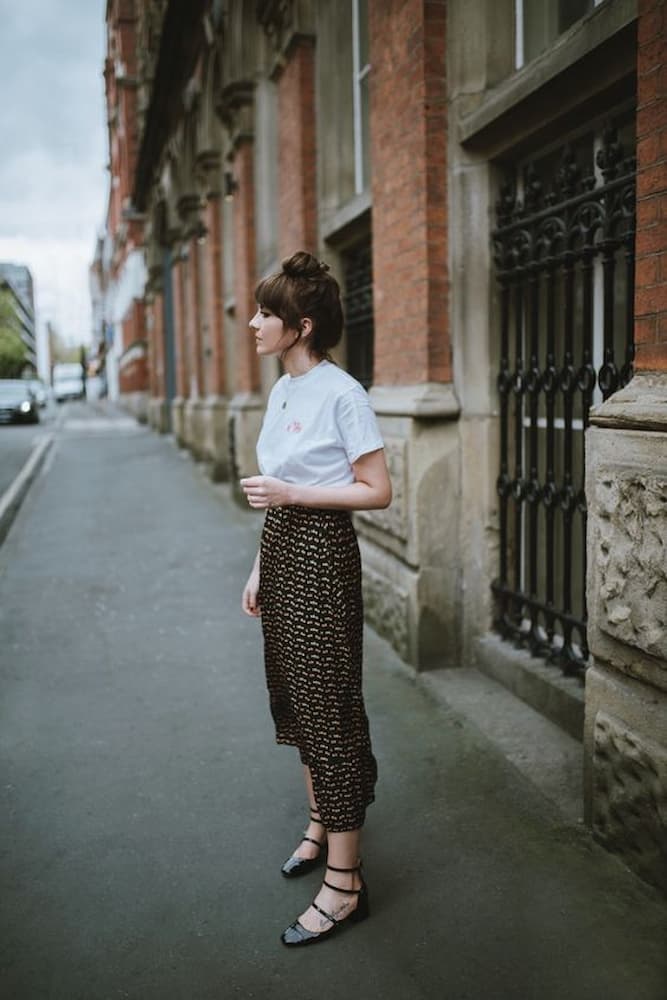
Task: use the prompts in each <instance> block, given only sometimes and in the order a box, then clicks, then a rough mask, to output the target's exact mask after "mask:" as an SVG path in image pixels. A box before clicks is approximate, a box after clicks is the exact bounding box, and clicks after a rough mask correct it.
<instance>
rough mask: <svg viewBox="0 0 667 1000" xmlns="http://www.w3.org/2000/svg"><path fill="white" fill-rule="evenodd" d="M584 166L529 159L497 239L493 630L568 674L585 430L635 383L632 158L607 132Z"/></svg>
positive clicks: (509, 193)
mask: <svg viewBox="0 0 667 1000" xmlns="http://www.w3.org/2000/svg"><path fill="white" fill-rule="evenodd" d="M580 160H581V157H579V158H577V155H575V150H574V149H573V148H572V147H571V146H570V145H566V146H565V147H564V148H563V150H562V154H561V156H560V160H559V162H558V163H557V165H556V166H555V168H552V169H551V171H550V172H549V173H548V174H547V173H546V172H545V171H544V170H543V172H542V175H541V174H540V171H539V170H538V166H536V164H535V163H531V164H529V165H528V166H527V167H526V168H525V169H524V171H523V177H522V184H521V185H517V182H516V177H515V178H512V179H511V180H510V181H509V182H508V183H506V184H504V185H503V186H502V188H501V190H500V195H499V198H498V201H497V203H496V222H497V226H496V229H495V231H494V233H493V251H494V259H495V265H496V274H497V279H498V283H499V299H500V363H499V371H498V375H497V383H496V384H497V389H498V395H499V400H500V470H499V474H498V479H497V483H496V488H497V493H498V498H499V529H500V566H499V574H498V577H497V579H496V580H495V581H494V582H493V591H494V594H495V598H496V619H495V626H496V628H497V630H499V631H500V632H501V634H502V635H504V636H506V637H509V638H513V639H514V640H516V641H517V642H518V643H519V644H520V645H522V646H527V647H529V648H530V649H531V651H532V652H533V653H534V654H536V655H540V656H543V657H545V658H546V659H548V660H549V661H552V662H558V663H560V665H561V666H562V667H563V669H564V670H565V671H566V672H567V673H574V674H582V673H583V671H584V670H585V667H586V664H587V660H588V647H587V642H586V608H585V574H586V564H585V558H586V553H585V537H586V497H585V492H584V467H583V455H584V449H583V432H584V431H585V429H586V427H587V425H588V414H589V410H590V407H591V405H592V403H593V402H594V400H595V399H596V398H600V396H601V397H602V398H603V399H606V398H607V397H608V396H609V395H610V394H611V393H613V392H615V391H616V389H618V388H619V387H621V386H623V385H625V384H627V382H628V381H629V380H630V378H631V377H632V362H633V358H634V314H633V298H634V238H635V218H634V212H635V161H634V158H633V157H632V156H629V155H627V153H626V151H625V150H624V148H623V146H622V144H621V142H620V141H619V137H618V132H617V130H616V128H615V127H613V126H612V125H609V126H608V127H607V128H605V130H604V133H603V136H602V142H601V145H600V147H599V149H598V150H597V153H596V155H595V158H594V160H593V157H591V158H590V162H589V163H586V164H583V165H582V163H581V162H580ZM595 168H597V172H596V169H595ZM519 188H521V192H522V193H521V194H520V192H519ZM623 301H624V303H625V306H624V309H623V310H622V312H623V316H622V324H620V323H619V311H620V310H619V302H620V303H621V305H622V304H623ZM621 326H622V328H621ZM598 331H599V333H598Z"/></svg>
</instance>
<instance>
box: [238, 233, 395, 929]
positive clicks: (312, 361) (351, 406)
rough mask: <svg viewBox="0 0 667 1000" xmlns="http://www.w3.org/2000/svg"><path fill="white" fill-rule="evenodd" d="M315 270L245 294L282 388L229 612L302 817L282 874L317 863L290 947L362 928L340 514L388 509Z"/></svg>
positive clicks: (361, 395)
mask: <svg viewBox="0 0 667 1000" xmlns="http://www.w3.org/2000/svg"><path fill="white" fill-rule="evenodd" d="M328 270H329V269H328V267H327V265H326V264H323V263H320V261H318V260H317V259H316V258H315V257H313V256H311V255H310V254H307V253H304V252H300V253H296V254H294V256H292V257H289V258H287V259H286V260H284V261H283V264H282V269H281V271H279V272H278V273H277V274H273V275H271V276H270V277H269V278H265V279H264V280H263V281H261V282H260V283H259V285H258V287H257V289H256V292H255V297H256V300H257V302H258V309H257V312H256V314H255V316H254V317H253V318H252V320H251V322H250V327H251V329H252V330H253V332H254V335H255V341H256V345H257V347H256V349H257V354H258V355H259V356H260V357H267V356H278V357H279V358H280V360H281V361H282V363H283V365H284V368H285V374H284V375H283V376H282V377H281V378H280V379H278V381H277V382H276V384H275V386H274V387H273V389H272V390H271V394H270V396H269V401H268V405H267V409H266V414H265V417H264V423H263V425H262V430H261V433H260V436H259V440H258V442H257V458H258V464H259V468H260V470H261V473H262V474H261V475H259V476H251V477H249V478H248V479H242V480H241V486H242V488H243V490H244V492H245V494H246V496H247V498H248V502H249V504H250V506H251V507H254V508H256V509H265V510H266V512H267V513H266V519H265V522H264V530H263V532H262V540H261V544H260V550H259V552H258V553H257V557H256V559H255V563H254V565H253V568H252V571H251V573H250V577H249V578H248V582H247V584H246V586H245V589H244V591H243V602H242V605H243V610H244V611H245V612H246V614H248V615H252V616H255V617H257V616H259V615H261V619H262V629H263V632H264V659H265V666H266V675H267V684H268V688H269V696H270V705H271V712H272V715H273V719H274V722H275V725H276V740H277V742H278V743H287V744H290V745H292V746H296V747H297V748H298V750H299V754H300V757H301V762H302V764H303V766H304V774H305V782H306V790H307V794H308V801H309V805H310V822H309V824H308V827H307V829H306V831H305V833H304V838H303V840H302V841H301V843H300V844H299V846H298V847H297V849H296V850H295V852H294V854H293V855H292V856H291V857H290V858H288V860H287V861H286V862H285V864H284V865H283V867H282V874H283V875H284V876H285V877H287V878H294V877H295V876H299V875H303V874H306V873H307V872H308V871H310V870H312V869H313V868H314V867H315V866H316V865H317V864H319V863H320V862H321V861H323V860H324V859H323V855H324V852H325V850H326V851H327V854H328V857H327V865H326V875H325V878H324V880H323V883H322V886H321V888H320V891H319V892H318V894H317V896H316V897H315V899H314V901H313V903H312V904H311V905H310V907H308V909H307V910H306V911H305V912H304V913H302V914H301V916H300V917H299V918H298V920H296V921H295V922H294V923H293V924H291V925H290V927H288V928H287V930H285V931H284V932H283V934H282V938H281V940H282V941H283V943H284V944H286V945H288V946H290V947H292V946H300V945H305V944H314V943H315V942H318V941H322V940H323V939H324V938H325V937H329V936H330V935H331V934H332V933H333V932H334V931H335V930H337V929H339V928H340V927H341V925H342V924H344V923H345V922H347V924H348V925H349V924H350V923H354V922H358V921H359V920H363V919H364V918H365V917H366V916H368V891H367V888H366V885H365V883H364V880H363V877H362V874H361V863H360V856H359V843H360V835H361V828H362V826H363V823H364V818H365V812H366V807H367V806H368V805H369V804H370V803H371V802H372V801H373V798H374V787H375V780H376V777H377V767H376V763H375V758H374V757H373V753H372V750H371V743H370V736H369V732H368V719H367V718H366V711H365V708H364V702H363V697H362V693H361V657H362V625H363V610H362V603H361V566H360V560H359V549H358V546H357V539H356V535H355V532H354V528H353V525H352V520H351V516H350V512H351V511H353V510H372V509H375V508H381V507H386V506H388V504H389V502H390V500H391V484H390V480H389V475H388V472H387V466H386V463H385V458H384V450H383V443H382V438H381V437H380V433H379V430H378V426H377V421H376V419H375V415H374V413H373V410H372V409H371V406H370V403H369V400H368V396H367V394H366V392H365V390H364V389H363V388H362V387H361V386H360V385H359V383H358V382H356V381H355V379H353V378H352V377H351V376H350V375H348V374H347V372H344V371H342V370H341V369H340V368H338V367H337V366H336V365H335V364H334V363H333V362H332V361H331V360H330V359H329V350H330V349H331V348H332V347H334V346H335V345H336V344H337V343H338V341H339V340H340V337H341V334H342V329H343V312H342V308H341V302H340V290H339V287H338V284H337V282H336V281H335V279H334V278H333V277H332V275H330V274H329V273H328Z"/></svg>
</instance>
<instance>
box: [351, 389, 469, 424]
mask: <svg viewBox="0 0 667 1000" xmlns="http://www.w3.org/2000/svg"><path fill="white" fill-rule="evenodd" d="M369 395H370V397H371V403H372V404H373V409H374V410H375V412H376V413H377V414H378V416H382V417H415V418H417V419H431V420H432V419H438V418H440V419H444V420H455V419H456V418H457V417H458V416H459V414H460V412H461V405H460V403H459V401H458V398H457V396H456V391H455V389H454V386H453V384H452V383H451V382H424V383H422V384H420V385H375V386H373V387H372V388H371V391H370V394H369Z"/></svg>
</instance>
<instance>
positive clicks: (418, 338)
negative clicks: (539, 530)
mask: <svg viewBox="0 0 667 1000" xmlns="http://www.w3.org/2000/svg"><path fill="white" fill-rule="evenodd" d="M445 15H446V4H445V3H443V2H440V3H423V2H422V0H407V2H405V0H370V3H369V34H370V64H371V76H370V95H371V104H370V132H371V164H372V183H371V192H372V230H373V303H374V314H375V372H374V383H373V388H372V389H371V399H372V402H373V405H374V407H375V410H376V412H377V413H378V415H379V417H380V424H381V429H382V433H383V436H384V439H385V444H386V453H387V458H388V461H389V467H390V472H391V476H392V482H393V486H394V501H393V503H392V506H391V507H390V508H389V509H388V510H387V511H376V512H369V513H364V514H361V515H359V517H358V523H359V525H360V528H361V534H362V539H361V547H362V553H363V558H364V577H365V582H364V588H365V601H366V610H367V617H368V619H369V621H370V622H371V624H372V625H373V626H374V627H375V628H376V629H377V630H378V631H379V632H380V633H382V634H384V635H385V636H386V637H387V638H388V639H389V640H390V641H391V642H392V644H393V645H394V647H395V648H396V649H397V651H398V652H399V653H400V655H401V656H402V657H403V658H404V659H405V660H407V661H408V662H409V663H411V664H412V665H413V666H415V667H417V668H418V669H425V668H427V667H430V666H434V665H438V666H442V665H443V664H445V663H458V657H459V648H460V639H459V633H460V628H459V618H460V615H459V589H460V588H459V573H458V571H456V570H455V569H454V567H457V566H458V560H459V554H458V553H459V539H458V520H459V500H458V497H459V481H460V478H459V477H460V474H459V465H460V458H459V450H458V449H459V445H458V437H457V433H456V423H455V420H456V417H457V416H458V412H459V406H458V402H457V399H456V395H455V392H454V388H453V384H452V367H451V361H450V341H449V310H448V264H447V126H448V122H447V93H446V76H445V63H446V59H445V50H446V44H445V43H446V33H445V29H446V16H445ZM407 39H410V44H407V43H406V40H407ZM398 81H400V83H399V82H398ZM448 566H451V567H452V570H451V571H448V569H447V567H448Z"/></svg>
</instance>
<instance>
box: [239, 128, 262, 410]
mask: <svg viewBox="0 0 667 1000" xmlns="http://www.w3.org/2000/svg"><path fill="white" fill-rule="evenodd" d="M253 159H254V158H253V144H252V142H251V141H249V140H247V139H246V140H243V141H242V142H241V143H240V145H239V147H238V149H237V150H236V153H235V155H234V177H235V179H236V182H237V184H238V188H237V191H236V194H235V195H234V276H235V286H236V318H237V337H238V338H239V342H238V345H237V352H236V389H237V391H238V392H255V391H257V390H258V389H259V366H258V362H257V355H256V353H255V341H254V339H253V338H252V337H251V336H250V329H249V327H248V323H249V322H250V320H251V319H252V317H253V316H254V314H255V309H256V308H257V307H256V304H255V285H256V277H257V272H256V266H255V182H254V172H253Z"/></svg>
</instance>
